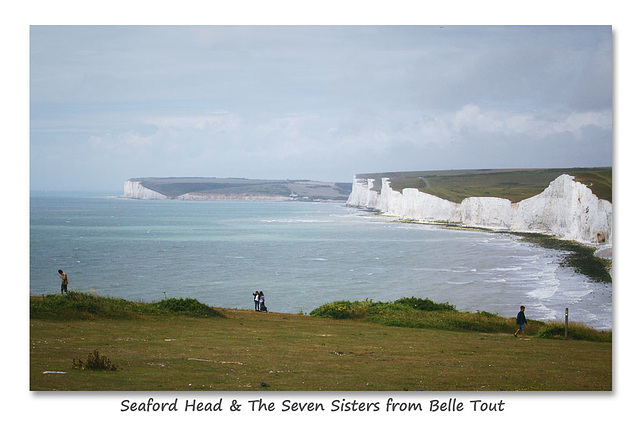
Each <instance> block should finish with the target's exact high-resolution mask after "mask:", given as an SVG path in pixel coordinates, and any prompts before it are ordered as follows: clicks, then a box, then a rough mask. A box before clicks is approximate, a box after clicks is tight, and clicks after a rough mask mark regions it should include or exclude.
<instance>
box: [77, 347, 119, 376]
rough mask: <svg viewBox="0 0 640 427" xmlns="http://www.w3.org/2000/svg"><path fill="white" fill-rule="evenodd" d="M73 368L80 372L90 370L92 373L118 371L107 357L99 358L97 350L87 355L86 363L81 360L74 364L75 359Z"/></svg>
mask: <svg viewBox="0 0 640 427" xmlns="http://www.w3.org/2000/svg"><path fill="white" fill-rule="evenodd" d="M73 368H74V369H80V370H85V369H91V370H93V371H115V370H116V369H118V367H117V366H116V365H114V364H113V363H111V360H109V358H108V357H106V356H100V354H99V353H98V350H93V353H89V356H88V357H87V361H86V362H83V361H82V359H78V361H77V362H76V359H73Z"/></svg>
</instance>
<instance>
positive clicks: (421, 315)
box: [310, 297, 612, 342]
mask: <svg viewBox="0 0 640 427" xmlns="http://www.w3.org/2000/svg"><path fill="white" fill-rule="evenodd" d="M310 316H312V317H324V318H332V319H353V320H360V321H366V322H370V323H376V324H380V325H384V326H399V327H405V328H421V329H437V330H447V331H458V332H469V331H474V332H483V333H503V334H506V333H514V332H515V329H516V324H515V317H514V318H505V317H501V316H498V315H497V314H495V313H488V312H485V311H478V312H476V313H469V312H460V311H458V310H456V308H455V307H454V306H452V305H451V304H449V303H435V302H433V301H431V300H429V299H428V298H424V299H420V298H415V297H411V298H401V299H399V300H396V301H393V302H373V301H370V300H365V301H354V302H351V301H335V302H331V303H327V304H324V305H322V306H321V307H318V308H316V309H315V310H313V311H312V312H311V313H310ZM528 321H529V322H528V324H527V327H526V329H527V334H529V335H535V336H537V337H539V338H555V337H556V335H557V334H556V333H555V332H554V331H555V328H556V326H557V325H556V324H554V323H551V324H545V323H544V322H540V321H537V320H531V319H528ZM571 329H575V331H573V332H574V333H572V334H571V335H570V336H569V338H570V339H581V340H588V341H598V342H611V340H612V334H611V331H598V330H595V329H593V328H589V327H587V326H584V325H581V324H577V323H573V324H572V328H571ZM578 330H579V332H577V331H578ZM562 334H563V336H564V324H563V325H562Z"/></svg>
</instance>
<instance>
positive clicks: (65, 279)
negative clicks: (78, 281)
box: [58, 270, 69, 294]
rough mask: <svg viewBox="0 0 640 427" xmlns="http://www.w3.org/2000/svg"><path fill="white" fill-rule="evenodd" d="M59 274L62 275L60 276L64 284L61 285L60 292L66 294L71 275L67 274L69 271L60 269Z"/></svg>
mask: <svg viewBox="0 0 640 427" xmlns="http://www.w3.org/2000/svg"><path fill="white" fill-rule="evenodd" d="M58 274H59V275H60V278H61V279H62V284H61V285H60V293H61V294H66V293H68V291H67V286H68V285H69V277H68V276H67V273H65V272H64V271H62V270H58Z"/></svg>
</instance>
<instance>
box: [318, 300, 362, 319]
mask: <svg viewBox="0 0 640 427" xmlns="http://www.w3.org/2000/svg"><path fill="white" fill-rule="evenodd" d="M370 306H371V302H370V301H368V300H367V301H364V302H361V301H355V302H351V301H334V302H332V303H328V304H324V305H322V306H320V307H318V308H316V309H315V310H313V311H312V312H311V313H309V315H311V316H314V317H328V318H332V319H364V318H366V317H367V315H368V313H369V308H370Z"/></svg>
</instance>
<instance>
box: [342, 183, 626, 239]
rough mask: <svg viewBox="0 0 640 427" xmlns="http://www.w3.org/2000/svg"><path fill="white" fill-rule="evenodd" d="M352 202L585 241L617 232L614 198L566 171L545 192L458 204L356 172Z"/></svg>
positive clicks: (402, 214) (404, 215) (405, 215)
mask: <svg viewBox="0 0 640 427" xmlns="http://www.w3.org/2000/svg"><path fill="white" fill-rule="evenodd" d="M379 182H380V181H378V183H379ZM378 186H379V184H378ZM347 206H354V207H360V208H367V209H373V210H377V211H380V212H381V213H383V214H387V215H392V216H396V217H399V218H401V219H407V220H415V221H424V222H448V223H458V224H461V225H465V226H472V227H483V228H490V229H495V230H505V231H522V232H538V233H544V234H549V235H553V236H557V237H559V238H562V239H568V240H574V241H577V242H580V243H586V244H597V243H600V244H602V243H604V244H606V245H610V244H611V240H612V237H613V233H612V227H613V225H612V222H613V205H612V203H611V202H609V201H607V200H601V199H599V198H598V197H597V196H596V195H594V194H593V192H592V191H591V190H590V189H589V188H588V187H587V186H586V185H584V184H582V183H580V182H577V181H575V180H574V178H573V177H572V176H570V175H566V174H565V175H561V176H559V177H558V178H556V179H555V180H554V181H553V182H551V183H550V184H549V186H548V187H547V188H546V189H545V190H544V191H543V192H542V193H540V194H538V195H536V196H533V197H530V198H528V199H525V200H522V201H520V202H518V203H512V202H511V201H509V200H507V199H501V198H496V197H469V198H466V199H464V200H463V201H462V203H454V202H450V201H447V200H443V199H441V198H439V197H436V196H433V195H430V194H427V193H423V192H420V191H418V190H417V189H415V188H405V189H404V190H402V192H398V191H394V190H393V189H392V188H391V186H390V180H389V178H382V187H381V188H376V186H375V180H374V179H359V178H357V177H354V179H353V187H352V190H351V195H350V196H349V199H348V200H347Z"/></svg>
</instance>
